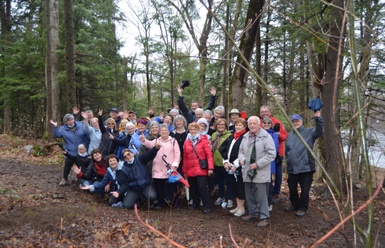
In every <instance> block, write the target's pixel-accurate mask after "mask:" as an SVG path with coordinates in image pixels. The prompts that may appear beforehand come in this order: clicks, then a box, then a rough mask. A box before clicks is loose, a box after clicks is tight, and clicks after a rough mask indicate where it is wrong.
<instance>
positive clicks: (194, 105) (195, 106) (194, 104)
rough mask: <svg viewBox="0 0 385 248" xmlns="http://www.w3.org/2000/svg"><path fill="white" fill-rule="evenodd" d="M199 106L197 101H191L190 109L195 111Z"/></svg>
mask: <svg viewBox="0 0 385 248" xmlns="http://www.w3.org/2000/svg"><path fill="white" fill-rule="evenodd" d="M197 108H199V105H198V103H197V102H193V103H191V110H192V111H194V112H195V110H196V109H197Z"/></svg>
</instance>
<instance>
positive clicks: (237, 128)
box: [235, 122, 246, 133]
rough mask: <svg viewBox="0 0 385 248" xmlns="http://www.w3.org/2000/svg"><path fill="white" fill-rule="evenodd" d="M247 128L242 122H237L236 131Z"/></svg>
mask: <svg viewBox="0 0 385 248" xmlns="http://www.w3.org/2000/svg"><path fill="white" fill-rule="evenodd" d="M245 129H246V126H245V125H243V124H242V123H240V122H237V123H236V124H235V132H237V133H240V132H242V131H243V130H245Z"/></svg>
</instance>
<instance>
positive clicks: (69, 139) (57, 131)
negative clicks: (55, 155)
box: [53, 121, 87, 156]
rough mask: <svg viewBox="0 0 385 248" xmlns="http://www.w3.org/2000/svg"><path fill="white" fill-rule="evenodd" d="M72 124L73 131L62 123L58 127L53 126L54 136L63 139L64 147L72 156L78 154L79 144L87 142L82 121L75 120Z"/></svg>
mask: <svg viewBox="0 0 385 248" xmlns="http://www.w3.org/2000/svg"><path fill="white" fill-rule="evenodd" d="M74 125H75V126H74V128H75V129H74V130H73V131H71V129H70V128H69V127H68V126H67V125H63V126H61V127H60V128H59V127H57V126H56V127H54V128H53V132H54V135H55V138H63V139H64V142H65V149H66V150H67V152H68V153H69V154H70V155H72V156H76V154H78V146H79V145H80V144H83V145H86V143H87V141H86V132H85V129H84V126H83V123H81V122H79V121H75V124H74Z"/></svg>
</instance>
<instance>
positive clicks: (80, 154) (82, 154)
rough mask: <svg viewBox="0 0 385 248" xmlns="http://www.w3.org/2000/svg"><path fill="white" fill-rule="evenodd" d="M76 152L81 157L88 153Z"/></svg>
mask: <svg viewBox="0 0 385 248" xmlns="http://www.w3.org/2000/svg"><path fill="white" fill-rule="evenodd" d="M78 154H79V156H81V157H87V156H88V153H87V152H83V153H81V152H78Z"/></svg>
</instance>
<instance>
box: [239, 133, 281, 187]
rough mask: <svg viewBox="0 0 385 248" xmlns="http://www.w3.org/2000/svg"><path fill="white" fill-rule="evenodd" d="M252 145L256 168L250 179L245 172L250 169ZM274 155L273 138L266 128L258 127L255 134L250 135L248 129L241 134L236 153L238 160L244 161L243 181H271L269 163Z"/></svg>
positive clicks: (275, 153) (275, 152)
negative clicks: (254, 151) (241, 138)
mask: <svg viewBox="0 0 385 248" xmlns="http://www.w3.org/2000/svg"><path fill="white" fill-rule="evenodd" d="M254 140H255V144H254ZM253 146H255V148H256V163H257V165H258V168H257V170H256V175H255V177H254V178H253V179H252V181H251V178H250V177H249V176H248V174H247V173H248V171H249V170H250V155H251V152H252V149H253ZM276 155H277V151H276V148H275V145H274V141H273V138H271V135H270V134H269V133H268V132H267V131H266V130H264V129H262V128H260V129H259V131H258V132H257V134H256V136H252V135H251V132H250V131H249V132H247V133H246V134H245V135H244V136H243V140H242V142H241V145H240V147H239V154H238V159H239V161H243V162H244V166H243V169H242V177H243V181H244V182H253V183H269V182H270V181H271V172H270V164H271V162H272V161H273V160H274V159H275V157H276Z"/></svg>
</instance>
